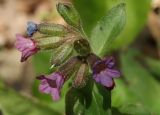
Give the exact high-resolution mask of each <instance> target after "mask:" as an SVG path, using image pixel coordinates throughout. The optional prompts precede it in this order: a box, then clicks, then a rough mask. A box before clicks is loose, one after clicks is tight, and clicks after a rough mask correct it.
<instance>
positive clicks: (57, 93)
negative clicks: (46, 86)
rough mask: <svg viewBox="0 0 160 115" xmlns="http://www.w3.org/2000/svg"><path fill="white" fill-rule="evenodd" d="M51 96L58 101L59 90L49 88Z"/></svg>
mask: <svg viewBox="0 0 160 115" xmlns="http://www.w3.org/2000/svg"><path fill="white" fill-rule="evenodd" d="M51 96H52V99H53V100H54V101H58V100H59V99H60V92H59V90H58V89H57V88H52V89H51Z"/></svg>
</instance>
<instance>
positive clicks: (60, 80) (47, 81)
mask: <svg viewBox="0 0 160 115" xmlns="http://www.w3.org/2000/svg"><path fill="white" fill-rule="evenodd" d="M37 79H39V80H40V81H41V84H40V86H39V91H40V92H42V93H45V94H50V95H51V96H52V99H53V100H55V101H57V100H59V98H60V89H61V87H62V86H63V84H64V76H63V75H61V74H60V73H58V72H55V73H52V74H51V75H48V76H44V75H42V76H39V77H37Z"/></svg>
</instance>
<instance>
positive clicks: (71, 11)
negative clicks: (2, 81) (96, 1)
mask: <svg viewBox="0 0 160 115" xmlns="http://www.w3.org/2000/svg"><path fill="white" fill-rule="evenodd" d="M57 11H58V12H59V14H60V15H61V16H62V17H63V19H64V20H65V21H66V23H67V24H68V25H67V26H63V25H60V24H54V23H34V22H32V21H30V22H28V23H27V29H26V30H27V32H26V33H27V34H26V35H21V34H16V38H17V39H16V43H15V46H16V48H17V50H19V51H20V52H21V53H22V56H21V62H24V61H26V60H27V59H28V58H29V57H30V56H32V55H34V54H36V53H39V52H40V51H47V50H53V53H54V57H53V58H52V60H51V67H52V68H53V67H54V68H56V71H53V73H51V74H50V75H40V76H38V77H37V80H39V81H40V85H39V91H40V92H42V93H45V94H50V95H51V96H52V99H53V100H55V101H58V100H59V99H60V94H61V89H62V88H63V85H64V84H65V83H66V81H68V80H69V79H70V80H73V82H72V85H71V86H70V87H74V88H78V89H79V88H84V87H85V86H86V85H87V83H88V82H90V81H89V78H92V80H94V81H95V83H98V84H101V85H102V86H104V87H106V88H107V89H108V90H111V89H113V88H114V86H115V83H114V80H113V79H114V78H118V77H120V72H119V71H118V70H116V69H115V60H114V58H113V57H106V58H100V57H99V56H97V55H96V54H95V53H94V51H92V49H91V47H90V42H89V39H88V38H87V37H86V35H85V33H84V31H83V28H82V22H81V19H80V16H79V14H78V12H77V11H76V9H75V8H74V7H73V6H72V5H71V4H69V3H58V4H57Z"/></svg>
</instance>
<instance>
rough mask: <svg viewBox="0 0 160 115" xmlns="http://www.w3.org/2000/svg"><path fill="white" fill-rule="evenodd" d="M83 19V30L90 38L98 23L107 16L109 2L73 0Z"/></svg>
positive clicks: (103, 0) (102, 0) (101, 0)
mask: <svg viewBox="0 0 160 115" xmlns="http://www.w3.org/2000/svg"><path fill="white" fill-rule="evenodd" d="M72 1H73V4H74V6H75V8H76V9H77V11H78V12H79V14H80V17H81V19H82V24H83V28H84V30H85V32H86V34H87V35H88V36H90V33H91V30H92V29H93V27H94V26H95V25H96V23H97V21H98V20H100V18H101V17H102V16H104V15H105V14H106V10H107V7H106V3H107V0H72Z"/></svg>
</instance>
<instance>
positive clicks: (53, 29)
mask: <svg viewBox="0 0 160 115" xmlns="http://www.w3.org/2000/svg"><path fill="white" fill-rule="evenodd" d="M37 29H38V31H39V32H40V33H41V34H46V35H52V36H59V37H60V36H65V35H66V34H67V33H68V30H67V28H66V27H65V26H63V25H60V24H53V23H52V24H49V23H41V24H38V25H37Z"/></svg>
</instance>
